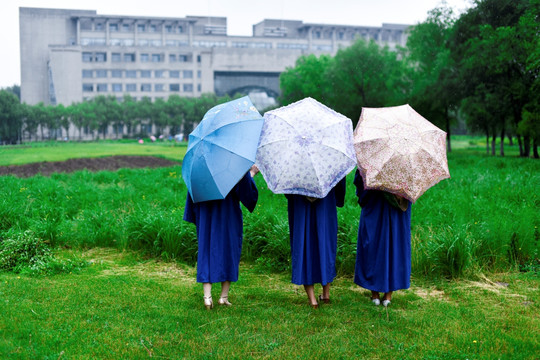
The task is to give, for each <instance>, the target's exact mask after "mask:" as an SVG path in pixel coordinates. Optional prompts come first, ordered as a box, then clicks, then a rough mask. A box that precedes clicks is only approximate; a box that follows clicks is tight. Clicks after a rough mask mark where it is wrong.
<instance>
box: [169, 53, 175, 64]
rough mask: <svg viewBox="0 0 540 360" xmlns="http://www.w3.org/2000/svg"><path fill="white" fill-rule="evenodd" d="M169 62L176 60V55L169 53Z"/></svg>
mask: <svg viewBox="0 0 540 360" xmlns="http://www.w3.org/2000/svg"><path fill="white" fill-rule="evenodd" d="M169 62H170V63H173V62H176V55H175V54H169Z"/></svg>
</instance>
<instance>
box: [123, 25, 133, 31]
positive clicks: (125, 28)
mask: <svg viewBox="0 0 540 360" xmlns="http://www.w3.org/2000/svg"><path fill="white" fill-rule="evenodd" d="M129 30H131V27H130V26H129V24H122V31H125V32H128V31H129Z"/></svg>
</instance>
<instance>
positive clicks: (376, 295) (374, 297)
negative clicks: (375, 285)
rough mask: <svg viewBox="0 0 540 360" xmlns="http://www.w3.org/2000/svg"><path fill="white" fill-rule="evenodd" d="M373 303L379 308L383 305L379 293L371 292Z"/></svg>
mask: <svg viewBox="0 0 540 360" xmlns="http://www.w3.org/2000/svg"><path fill="white" fill-rule="evenodd" d="M371 302H372V303H373V305H375V306H378V305H380V304H381V296H380V295H379V292H378V291H373V290H371Z"/></svg>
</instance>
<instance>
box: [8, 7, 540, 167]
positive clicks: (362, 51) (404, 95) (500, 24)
mask: <svg viewBox="0 0 540 360" xmlns="http://www.w3.org/2000/svg"><path fill="white" fill-rule="evenodd" d="M539 73H540V0H515V1H508V0H476V1H475V3H474V6H473V7H471V8H470V9H469V10H468V11H466V12H465V13H463V14H461V15H459V16H456V15H455V14H454V12H453V10H452V9H451V8H449V7H447V6H445V5H444V4H443V5H442V6H441V7H438V8H435V9H433V10H431V11H430V12H429V14H428V18H427V20H426V21H425V22H423V23H420V24H418V25H415V26H413V27H412V28H411V30H410V32H409V34H408V40H407V44H406V46H405V47H403V48H402V47H397V48H396V49H392V50H391V49H389V48H388V47H381V46H379V45H378V44H376V43H375V42H373V41H371V42H367V41H364V40H363V39H359V40H357V41H356V42H355V43H354V44H353V45H352V46H350V47H348V48H344V49H340V50H339V51H338V52H337V54H336V55H335V56H330V55H321V56H318V57H317V56H315V55H307V56H302V57H300V58H299V59H298V60H297V61H296V64H295V66H294V67H292V68H288V69H286V71H285V72H283V73H282V74H281V76H280V87H281V91H282V95H281V97H280V99H279V101H280V105H287V104H290V103H292V102H294V101H297V100H300V99H303V98H305V97H307V96H311V97H313V98H315V99H317V100H318V101H320V102H322V103H325V104H326V105H328V106H329V107H331V108H333V109H335V110H336V111H338V112H340V113H342V114H344V115H346V116H348V117H349V118H350V119H352V120H353V122H355V123H356V122H357V121H358V118H359V116H360V112H361V109H362V107H383V106H394V105H402V104H404V103H409V104H410V105H411V106H412V107H413V108H414V109H416V110H417V111H418V112H419V113H420V114H422V115H423V116H424V117H426V118H427V119H428V120H430V121H431V122H433V123H434V124H436V125H438V126H439V127H441V128H443V129H444V130H446V132H447V134H448V139H447V140H448V141H447V144H448V150H449V151H451V141H450V140H451V139H450V135H451V129H452V126H453V124H454V123H455V122H456V121H457V120H458V119H460V120H464V121H465V122H466V124H467V127H468V129H469V130H470V131H472V132H474V133H483V134H484V135H485V136H486V144H487V145H486V146H487V149H486V150H487V152H488V153H491V154H493V155H495V153H496V147H495V146H496V140H497V138H500V149H499V152H500V154H501V155H504V143H505V141H504V140H505V138H508V139H509V141H510V143H511V144H512V142H513V139H514V138H515V139H517V142H518V144H519V151H520V155H521V156H524V157H529V156H530V154H531V150H532V152H533V156H534V157H536V158H538V145H539V141H540V98H539V97H540V80H539ZM18 92H20V89H19V88H18V87H13V88H12V89H7V90H2V91H0V143H17V142H20V140H21V139H22V135H23V132H24V134H25V135H26V137H27V138H28V137H29V138H30V139H38V138H41V139H45V138H47V136H51V135H50V134H53V135H57V134H58V132H60V134H62V131H63V129H65V130H66V131H67V129H68V128H69V126H70V124H72V125H73V126H74V127H75V128H76V129H78V134H79V138H80V137H81V134H82V132H83V129H84V130H85V131H87V132H89V133H90V134H92V137H93V138H94V137H95V136H100V134H103V135H104V134H105V132H106V131H107V129H108V127H109V125H113V129H118V128H119V127H122V128H123V126H126V127H127V132H128V136H137V135H138V134H136V133H135V131H136V130H135V129H138V128H140V125H141V124H152V125H153V126H155V128H156V129H157V133H159V134H161V131H162V129H164V128H165V127H169V129H171V131H172V132H176V131H179V129H180V128H182V129H183V130H184V133H189V132H190V131H191V129H192V128H193V124H194V123H196V122H198V121H200V120H201V119H202V117H203V115H204V113H205V112H206V111H207V110H208V109H209V108H211V107H212V106H214V105H216V104H218V103H222V102H225V101H228V100H230V98H228V97H221V98H218V97H216V96H215V95H213V94H205V95H202V96H201V97H199V98H182V97H179V96H177V95H172V96H170V97H169V98H168V99H167V100H162V99H156V100H155V101H154V102H152V101H151V100H150V99H149V98H143V99H141V100H139V101H134V100H133V98H132V97H131V96H129V95H126V96H124V99H123V101H121V102H119V101H117V100H116V98H115V97H112V96H110V97H105V96H98V97H96V98H94V99H92V100H90V101H85V102H82V103H76V104H72V105H69V106H66V107H64V106H63V105H58V106H48V105H44V104H38V105H33V106H29V105H26V104H20V103H19V100H18V98H17V97H16V95H15V94H17V93H18ZM38 129H39V132H40V133H39V134H38ZM46 130H47V131H46ZM50 130H53V131H50ZM116 133H117V136H118V131H117V132H116Z"/></svg>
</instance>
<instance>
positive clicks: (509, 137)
mask: <svg viewBox="0 0 540 360" xmlns="http://www.w3.org/2000/svg"><path fill="white" fill-rule="evenodd" d="M506 137H507V138H508V145H510V146H514V137H513V136H512V133H510V132H509V133H508V134H507V135H506Z"/></svg>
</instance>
